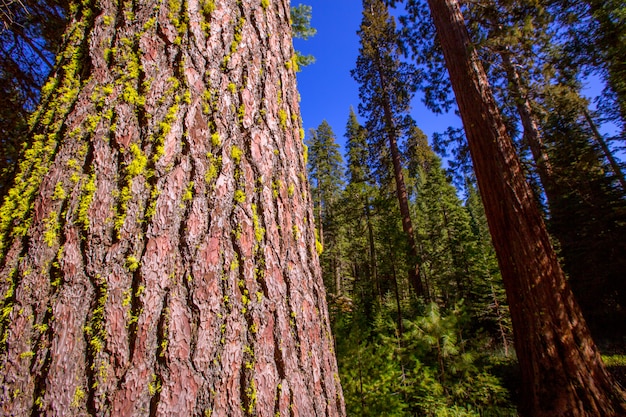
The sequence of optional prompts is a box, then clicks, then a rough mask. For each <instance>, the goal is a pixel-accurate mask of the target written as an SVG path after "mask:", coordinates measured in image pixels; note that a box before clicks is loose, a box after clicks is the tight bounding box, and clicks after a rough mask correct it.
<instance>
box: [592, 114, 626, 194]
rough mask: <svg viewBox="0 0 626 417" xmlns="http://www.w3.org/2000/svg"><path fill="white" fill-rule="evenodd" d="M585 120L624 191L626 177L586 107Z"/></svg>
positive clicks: (625, 188) (625, 190)
mask: <svg viewBox="0 0 626 417" xmlns="http://www.w3.org/2000/svg"><path fill="white" fill-rule="evenodd" d="M585 120H586V121H587V123H588V124H589V127H590V128H591V131H592V132H593V137H594V139H595V140H596V142H598V145H600V149H602V153H604V157H605V158H606V159H607V161H609V165H611V169H612V170H613V173H614V174H615V177H616V178H617V181H618V182H619V183H620V185H621V186H622V191H623V192H626V177H624V173H623V172H622V168H621V167H620V166H619V164H618V163H617V160H615V157H614V156H613V153H612V152H611V150H610V149H609V146H608V145H607V143H606V141H605V140H604V138H603V137H602V134H601V133H600V131H599V130H598V127H597V126H596V124H595V122H594V121H593V118H592V117H591V115H590V114H589V111H588V110H586V109H585Z"/></svg>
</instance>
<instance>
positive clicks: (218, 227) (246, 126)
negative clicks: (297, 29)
mask: <svg viewBox="0 0 626 417" xmlns="http://www.w3.org/2000/svg"><path fill="white" fill-rule="evenodd" d="M72 13H73V15H72V19H71V25H70V28H69V29H68V32H67V34H66V39H65V42H64V45H65V49H64V50H63V51H62V52H61V54H60V58H59V64H58V69H57V70H56V72H55V74H54V77H53V78H52V79H51V80H50V81H49V82H48V84H47V86H46V87H45V88H44V91H43V94H42V97H43V98H42V104H41V106H40V108H39V109H38V110H37V112H36V113H35V115H34V116H33V120H32V131H33V141H32V146H31V148H30V149H29V150H28V151H27V152H26V154H25V158H24V160H23V161H22V162H21V165H20V174H19V177H18V181H17V182H16V183H17V185H16V187H15V188H14V189H13V190H12V191H11V192H10V194H9V196H8V197H7V199H6V200H5V203H4V205H3V207H2V211H1V214H2V219H1V223H0V233H1V234H2V235H1V237H2V240H1V245H2V246H1V248H2V254H1V255H2V265H1V269H0V275H1V277H2V281H1V282H0V290H1V293H0V294H1V296H2V301H1V303H2V305H1V307H2V310H0V311H1V313H0V331H1V334H0V342H1V343H0V363H1V365H0V369H1V371H0V386H1V387H2V388H1V389H0V404H1V405H0V410H1V412H0V414H4V415H16V416H20V415H36V414H45V415H49V416H54V415H67V414H68V413H71V414H72V415H127V416H131V415H132V416H140V415H163V416H165V415H167V416H173V415H181V416H191V415H213V416H244V415H258V416H275V415H279V414H280V415H282V416H287V415H295V416H298V415H300V416H313V415H315V416H342V415H344V414H345V411H344V405H343V398H342V394H341V388H340V386H339V383H338V376H337V367H336V363H335V359H334V354H333V352H332V336H331V334H330V328H329V322H328V316H327V308H326V302H325V290H324V288H323V284H322V279H321V272H320V267H319V261H318V259H317V254H316V250H315V237H314V226H313V213H312V210H311V207H312V204H311V198H310V195H309V187H308V183H307V179H306V172H305V164H304V161H303V143H302V135H301V132H302V130H301V127H300V124H301V120H300V114H299V105H298V93H297V89H296V85H295V74H294V72H293V70H294V68H292V65H291V63H292V62H293V61H292V59H293V57H294V50H293V46H292V41H291V30H290V28H289V19H290V13H289V2H288V1H285V0H270V1H265V0H253V1H246V0H240V1H235V0H216V1H213V0H201V1H197V0H169V1H167V2H159V1H145V2H119V3H118V2H113V1H110V0H102V1H99V2H98V3H97V4H96V3H95V2H94V3H90V2H89V1H85V2H83V3H80V4H77V5H76V6H75V7H73V8H72Z"/></svg>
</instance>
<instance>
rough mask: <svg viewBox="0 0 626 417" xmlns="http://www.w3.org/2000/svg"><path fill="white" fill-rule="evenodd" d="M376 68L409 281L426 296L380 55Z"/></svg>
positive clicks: (418, 293)
mask: <svg viewBox="0 0 626 417" xmlns="http://www.w3.org/2000/svg"><path fill="white" fill-rule="evenodd" d="M374 62H375V63H376V68H377V69H378V76H379V81H380V85H381V90H382V91H383V92H385V94H386V96H385V97H383V111H384V113H385V114H384V119H385V124H386V129H385V133H386V135H387V139H388V140H389V152H390V153H391V161H392V164H393V177H394V179H395V182H396V196H397V198H398V205H399V207H400V216H401V217H402V230H403V231H404V234H405V235H406V240H407V244H408V249H409V265H413V267H411V266H409V282H410V283H411V287H413V290H414V291H415V293H416V294H417V295H418V296H425V292H424V284H423V283H422V280H421V277H420V268H419V265H418V263H417V258H418V256H417V245H416V243H415V234H414V232H413V222H412V221H411V210H410V208H409V193H408V191H407V189H406V184H405V182H404V174H403V173H402V160H401V158H400V150H399V149H398V138H397V132H396V124H395V123H394V120H393V119H394V117H393V111H392V110H391V105H390V104H389V98H388V97H387V93H386V92H387V82H386V80H385V75H384V73H383V71H382V69H381V68H380V64H379V60H378V57H375V58H374Z"/></svg>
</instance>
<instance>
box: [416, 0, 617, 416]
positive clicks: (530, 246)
mask: <svg viewBox="0 0 626 417" xmlns="http://www.w3.org/2000/svg"><path fill="white" fill-rule="evenodd" d="M428 4H429V6H430V10H431V14H432V17H433V21H434V24H435V27H436V29H437V36H438V38H439V41H440V43H441V47H442V50H443V52H444V57H445V60H446V65H447V67H448V71H449V74H450V80H451V83H452V87H453V89H454V92H455V96H456V100H457V103H458V106H459V111H460V114H461V117H462V119H463V126H464V128H465V131H466V134H467V139H468V143H469V147H470V152H471V154H472V160H473V164H474V170H475V172H476V178H477V181H478V184H479V187H480V191H481V197H482V199H483V203H484V206H485V213H486V215H487V220H488V222H489V229H490V231H491V235H492V239H493V243H494V247H495V249H496V253H497V256H498V261H499V264H500V269H501V271H502V278H503V281H504V285H505V288H506V291H507V298H508V302H509V308H510V311H511V318H512V322H513V330H514V336H515V348H516V353H517V356H518V359H519V364H520V368H521V373H522V396H523V398H522V402H521V408H522V410H521V411H522V413H523V414H524V415H529V416H530V415H532V416H535V417H539V416H598V415H602V416H622V415H626V401H625V397H624V392H623V391H622V390H621V389H620V388H618V387H617V386H616V385H615V384H614V383H613V381H612V379H611V377H610V376H609V374H608V373H607V371H606V369H605V368H604V366H603V364H602V361H601V359H600V354H599V351H598V349H597V348H596V346H595V344H594V342H593V340H592V339H591V336H590V334H589V330H588V328H587V326H586V324H585V321H584V319H583V317H582V314H581V312H580V309H579V307H578V305H577V303H576V301H575V299H574V297H573V295H572V292H571V290H570V288H569V286H568V283H567V281H566V277H565V274H564V273H563V271H562V269H561V267H560V265H559V263H558V260H557V256H556V254H555V252H554V250H553V248H552V246H551V243H550V238H549V236H548V233H547V231H546V228H545V225H544V223H543V220H542V217H541V214H540V212H539V210H538V208H537V204H536V202H535V201H534V198H533V194H532V192H531V190H530V187H529V186H528V184H527V183H526V182H525V181H524V176H523V172H522V168H521V165H520V162H519V160H518V158H517V156H516V154H515V149H514V147H513V143H512V141H511V139H510V137H509V135H508V134H507V131H506V128H505V126H504V123H503V120H502V118H501V116H500V114H499V111H498V108H497V105H496V103H495V100H494V99H493V94H492V92H491V89H490V86H489V83H488V81H487V77H486V74H485V72H484V70H483V67H482V65H481V63H480V61H479V58H478V56H477V53H476V50H475V49H474V48H472V45H471V43H470V39H469V34H468V31H467V28H466V26H465V23H464V19H463V16H462V14H461V10H460V7H459V4H458V1H456V0H428Z"/></svg>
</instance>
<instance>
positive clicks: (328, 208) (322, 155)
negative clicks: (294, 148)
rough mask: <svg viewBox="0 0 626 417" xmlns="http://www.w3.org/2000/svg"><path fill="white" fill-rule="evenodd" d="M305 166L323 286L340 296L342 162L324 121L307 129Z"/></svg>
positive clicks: (330, 132) (332, 135) (333, 134)
mask: <svg viewBox="0 0 626 417" xmlns="http://www.w3.org/2000/svg"><path fill="white" fill-rule="evenodd" d="M308 166H309V175H310V178H311V191H312V194H313V205H314V212H315V216H316V224H317V231H318V235H319V240H320V244H321V246H322V248H323V252H322V256H321V259H322V264H323V266H322V268H323V269H324V270H325V271H326V272H327V274H325V275H326V276H327V277H328V278H332V279H330V280H327V283H326V284H327V287H328V288H330V289H331V291H332V292H333V293H334V294H335V295H339V294H340V293H341V289H342V285H341V269H342V259H341V253H340V252H341V249H340V246H341V245H340V240H341V238H342V235H343V233H342V232H343V231H342V230H341V224H342V222H341V221H340V218H339V203H340V198H341V191H342V188H343V180H342V178H343V170H344V167H343V159H342V157H341V153H340V152H339V145H338V144H337V142H336V138H335V133H334V132H333V130H332V128H331V127H330V125H329V124H328V122H327V121H326V120H324V121H322V123H321V124H320V125H319V126H318V127H317V130H311V132H310V136H309V139H308Z"/></svg>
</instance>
